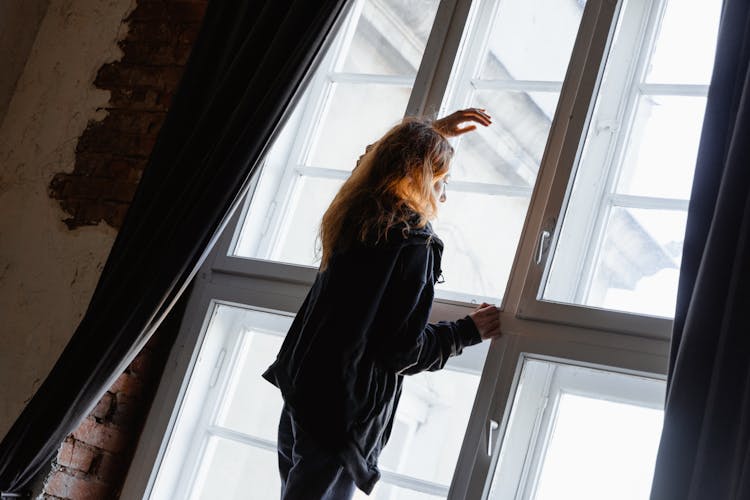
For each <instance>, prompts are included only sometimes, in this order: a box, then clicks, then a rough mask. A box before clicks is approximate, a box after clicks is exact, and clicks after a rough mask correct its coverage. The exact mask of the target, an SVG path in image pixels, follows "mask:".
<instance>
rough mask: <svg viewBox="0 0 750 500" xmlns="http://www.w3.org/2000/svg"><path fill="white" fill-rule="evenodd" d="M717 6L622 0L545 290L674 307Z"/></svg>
mask: <svg viewBox="0 0 750 500" xmlns="http://www.w3.org/2000/svg"><path fill="white" fill-rule="evenodd" d="M720 8H721V2H718V1H712V2H699V3H695V4H693V3H689V2H676V1H672V2H639V1H634V0H629V1H626V2H625V3H624V5H623V7H622V12H621V15H620V21H619V26H618V30H617V34H616V36H615V38H614V41H613V44H612V48H611V50H610V53H609V57H608V59H607V64H606V66H605V69H604V78H603V81H602V83H601V85H600V87H599V91H598V96H597V100H596V106H595V108H594V113H593V115H592V116H591V118H590V121H589V124H588V131H587V134H586V139H585V141H584V143H583V149H582V151H581V153H580V158H579V160H578V165H577V171H576V173H575V181H574V183H573V185H572V190H571V194H570V197H569V200H568V203H567V207H566V209H565V214H564V218H563V224H562V228H561V231H560V234H559V239H558V241H557V244H556V246H555V251H554V256H553V258H552V262H551V267H550V271H549V274H548V278H547V281H546V283H545V284H544V293H543V296H544V299H546V300H552V301H558V302H568V303H574V304H582V305H588V306H594V307H602V308H607V309H616V310H621V311H629V312H634V313H640V314H648V315H654V316H663V317H671V316H672V314H673V311H674V307H675V297H676V292H677V277H678V273H679V267H680V257H681V254H682V235H683V234H684V232H685V220H686V216H687V205H688V200H689V198H690V186H691V183H692V177H693V175H692V173H693V168H694V167H695V159H696V155H697V152H698V141H699V138H700V132H701V125H702V123H703V110H704V108H705V106H706V93H707V92H708V82H709V80H710V77H711V67H712V62H713V50H711V49H712V47H714V46H715V44H716V30H717V28H718V20H719V11H720ZM688 55H689V56H690V57H688ZM592 206H593V207H596V209H594V210H592Z"/></svg>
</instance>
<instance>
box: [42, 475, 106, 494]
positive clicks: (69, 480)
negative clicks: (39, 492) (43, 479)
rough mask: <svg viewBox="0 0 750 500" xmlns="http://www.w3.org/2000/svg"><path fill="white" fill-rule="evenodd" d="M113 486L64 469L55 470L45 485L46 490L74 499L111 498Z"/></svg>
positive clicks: (48, 492) (49, 492)
mask: <svg viewBox="0 0 750 500" xmlns="http://www.w3.org/2000/svg"><path fill="white" fill-rule="evenodd" d="M112 489H113V488H112V486H111V485H108V484H106V483H102V482H100V481H97V480H95V479H89V478H87V477H77V476H74V475H71V474H69V473H68V472H66V471H64V470H57V471H55V472H54V473H53V474H52V476H51V477H50V478H49V480H48V481H47V483H46V485H45V492H46V493H47V494H49V495H54V496H57V497H62V498H70V499H74V500H99V499H105V498H111V496H110V495H111V493H112Z"/></svg>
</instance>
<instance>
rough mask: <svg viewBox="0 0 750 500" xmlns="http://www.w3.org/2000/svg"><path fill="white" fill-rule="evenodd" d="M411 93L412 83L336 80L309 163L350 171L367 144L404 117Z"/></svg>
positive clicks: (317, 132) (317, 131)
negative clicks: (408, 85) (410, 86)
mask: <svg viewBox="0 0 750 500" xmlns="http://www.w3.org/2000/svg"><path fill="white" fill-rule="evenodd" d="M410 94H411V89H410V88H409V87H396V86H393V85H379V84H349V83H336V84H333V91H332V95H331V97H330V101H329V106H328V109H327V111H326V112H325V114H324V115H323V118H322V119H321V121H320V125H319V126H318V128H317V130H316V135H315V141H314V145H313V147H312V152H311V154H310V158H309V161H307V162H306V164H308V165H311V166H314V167H325V168H336V169H340V170H346V171H351V170H352V169H353V168H354V165H355V164H356V163H357V159H358V158H359V157H360V155H362V154H363V153H364V151H365V147H367V145H368V144H371V143H373V142H375V141H376V140H377V139H379V138H380V137H381V136H382V135H383V134H384V133H385V132H387V131H388V129H390V128H391V127H393V126H394V125H396V124H397V123H398V122H399V121H400V120H401V118H403V116H404V113H405V111H406V105H407V104H408V102H409V95H410Z"/></svg>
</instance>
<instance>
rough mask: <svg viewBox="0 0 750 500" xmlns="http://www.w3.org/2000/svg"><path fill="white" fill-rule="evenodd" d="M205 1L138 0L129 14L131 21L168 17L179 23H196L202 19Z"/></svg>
mask: <svg viewBox="0 0 750 500" xmlns="http://www.w3.org/2000/svg"><path fill="white" fill-rule="evenodd" d="M205 11H206V2H174V1H172V2H139V3H138V7H136V8H135V9H134V10H133V12H132V13H131V14H130V16H129V19H130V20H133V21H149V20H164V19H168V20H170V21H172V22H179V23H197V22H200V21H201V20H203V15H204V14H205Z"/></svg>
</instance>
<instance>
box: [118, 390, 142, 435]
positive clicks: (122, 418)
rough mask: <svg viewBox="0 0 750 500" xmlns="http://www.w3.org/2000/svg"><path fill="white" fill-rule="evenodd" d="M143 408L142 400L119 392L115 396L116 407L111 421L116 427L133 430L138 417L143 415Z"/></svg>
mask: <svg viewBox="0 0 750 500" xmlns="http://www.w3.org/2000/svg"><path fill="white" fill-rule="evenodd" d="M145 408H146V404H145V403H144V401H143V399H141V398H133V397H131V396H128V395H127V394H125V393H123V392H120V393H118V394H117V407H116V410H115V411H114V413H113V414H112V419H111V421H112V423H113V424H114V425H116V426H118V427H122V428H133V427H134V425H135V423H136V422H137V420H138V419H139V417H141V415H142V414H144V413H145Z"/></svg>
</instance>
